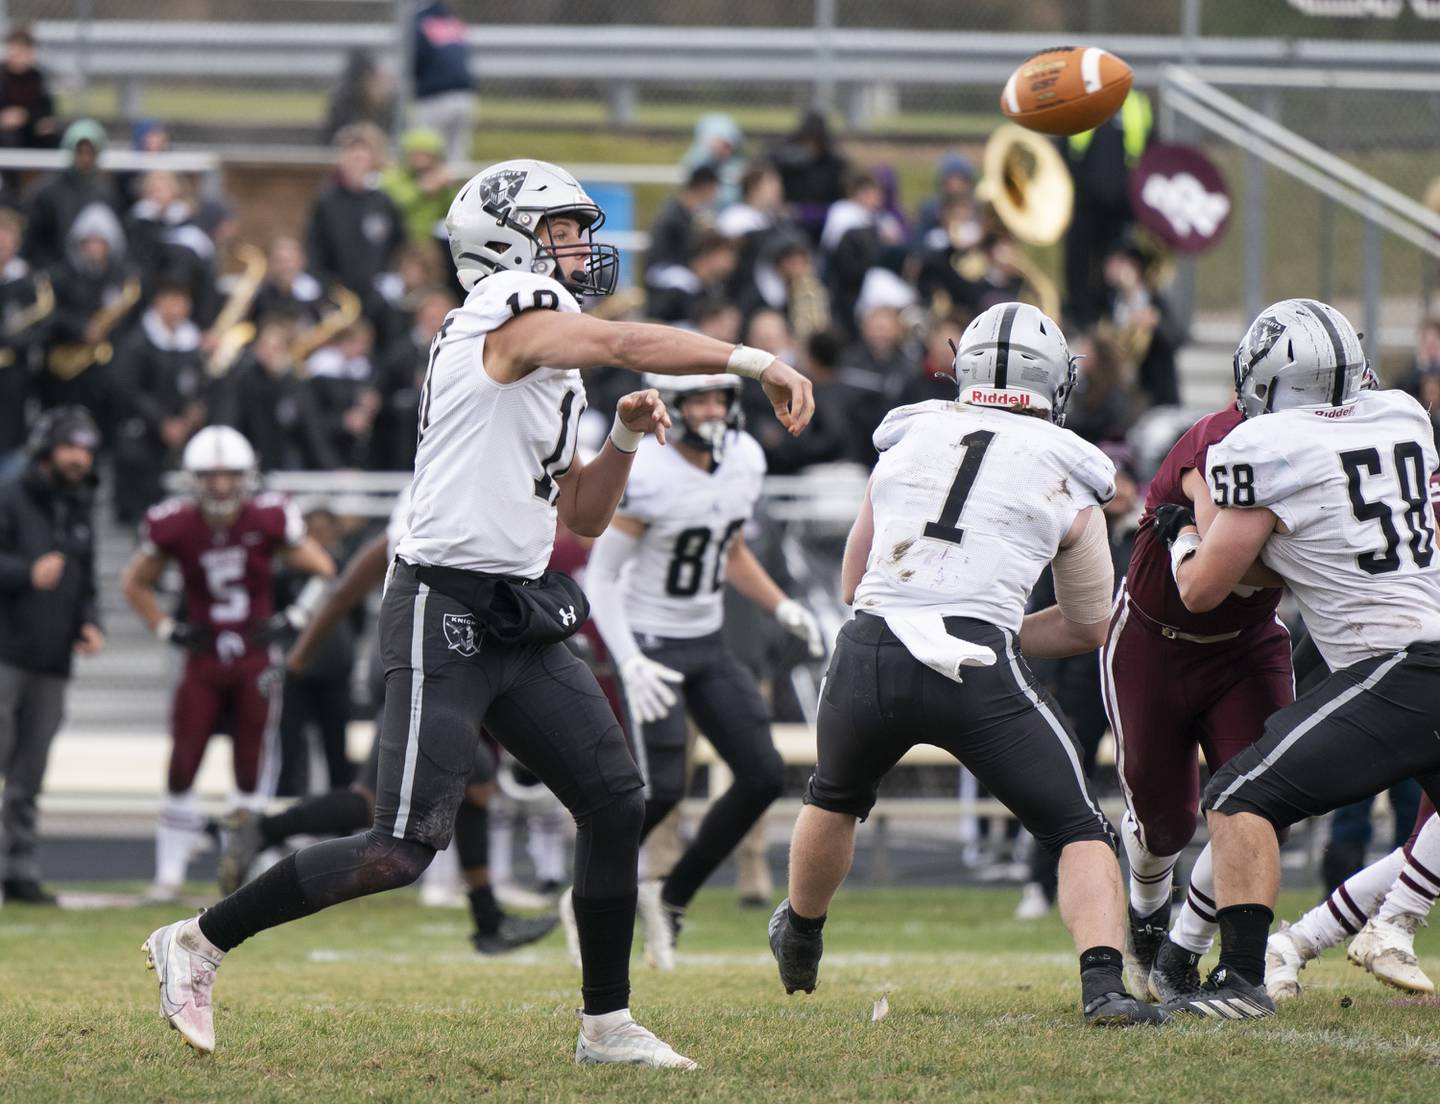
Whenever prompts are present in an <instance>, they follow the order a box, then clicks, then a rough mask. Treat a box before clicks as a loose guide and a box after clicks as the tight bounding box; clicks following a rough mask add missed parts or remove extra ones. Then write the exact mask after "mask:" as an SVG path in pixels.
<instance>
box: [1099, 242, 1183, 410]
mask: <svg viewBox="0 0 1440 1104" xmlns="http://www.w3.org/2000/svg"><path fill="white" fill-rule="evenodd" d="M1150 262H1151V257H1150V254H1149V253H1148V252H1147V251H1146V250H1144V249H1141V248H1140V247H1138V246H1137V245H1135V244H1134V243H1132V242H1124V243H1122V244H1121V245H1120V246H1119V247H1118V248H1116V249H1114V250H1112V251H1111V253H1110V255H1109V256H1108V257H1106V258H1105V271H1104V276H1105V289H1106V292H1107V300H1108V301H1107V303H1106V317H1105V320H1104V323H1103V326H1104V328H1105V329H1106V330H1107V332H1109V333H1110V335H1111V336H1112V337H1113V338H1114V339H1115V342H1116V344H1117V346H1118V347H1119V351H1120V355H1121V356H1122V357H1123V358H1124V359H1125V360H1126V361H1127V362H1129V363H1131V364H1133V365H1135V366H1136V370H1137V378H1136V383H1137V385H1138V386H1139V389H1140V393H1141V395H1142V396H1143V398H1144V400H1145V401H1146V402H1147V403H1148V404H1149V405H1150V406H1174V405H1177V404H1178V403H1179V402H1180V380H1179V376H1178V372H1177V368H1176V358H1177V357H1178V356H1179V352H1180V346H1181V345H1182V344H1183V343H1184V340H1185V334H1184V331H1183V330H1182V328H1181V325H1180V321H1179V319H1178V318H1176V316H1175V312H1174V311H1172V310H1171V309H1170V305H1169V303H1167V302H1166V300H1165V297H1164V296H1163V295H1162V294H1161V293H1160V291H1159V290H1158V289H1157V288H1156V287H1154V286H1153V284H1152V283H1151V281H1150V280H1149V278H1148V272H1149V266H1150Z"/></svg>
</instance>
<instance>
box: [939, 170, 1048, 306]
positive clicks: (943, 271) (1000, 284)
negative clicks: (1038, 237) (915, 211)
mask: <svg viewBox="0 0 1440 1104" xmlns="http://www.w3.org/2000/svg"><path fill="white" fill-rule="evenodd" d="M946 212H947V214H948V223H947V226H948V233H947V234H946V235H945V237H946V240H945V241H944V243H943V244H940V245H937V246H936V247H935V248H932V249H927V250H926V251H925V252H923V253H922V254H921V257H920V261H919V273H918V275H917V277H916V285H917V288H918V290H919V292H920V297H921V300H922V301H923V302H924V303H925V304H926V305H927V306H928V307H929V308H930V310H931V312H932V313H935V314H949V313H951V312H952V311H959V312H960V313H963V314H968V315H971V316H974V315H976V314H979V313H980V312H981V311H983V310H985V309H986V308H988V307H991V306H994V305H995V304H996V303H1003V302H1006V301H1008V300H1011V299H1018V298H1020V296H1021V292H1022V291H1023V290H1024V288H1025V278H1024V276H1023V274H1022V271H1021V261H1022V259H1023V258H1022V254H1021V252H1020V247H1019V246H1018V245H1017V244H1016V243H1015V238H1014V236H1013V235H1012V234H1011V233H1010V231H1009V230H1008V229H1006V227H1005V224H1004V223H1003V222H1001V221H1000V218H999V216H997V215H996V214H995V209H994V208H993V207H991V206H990V205H989V204H988V203H987V204H985V205H983V206H981V207H980V208H979V209H978V210H977V209H976V207H975V205H974V203H973V202H972V201H970V200H965V199H959V198H956V199H953V200H951V201H950V203H949V204H948V205H947V207H946ZM941 233H942V232H941V231H939V230H935V231H932V232H931V233H930V234H929V235H928V236H927V239H926V240H927V241H930V242H935V241H936V240H937V238H939V237H940V235H941Z"/></svg>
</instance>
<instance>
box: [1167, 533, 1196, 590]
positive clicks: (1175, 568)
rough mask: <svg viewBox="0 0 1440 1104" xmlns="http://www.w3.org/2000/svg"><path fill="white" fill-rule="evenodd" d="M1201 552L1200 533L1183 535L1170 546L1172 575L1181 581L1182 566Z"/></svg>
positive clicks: (1177, 580)
mask: <svg viewBox="0 0 1440 1104" xmlns="http://www.w3.org/2000/svg"><path fill="white" fill-rule="evenodd" d="M1199 550H1200V534H1199V533H1181V534H1180V535H1179V536H1178V537H1176V538H1175V543H1174V544H1172V545H1171V546H1170V574H1171V575H1173V576H1175V581H1176V582H1177V583H1178V582H1179V581H1180V565H1181V564H1182V563H1184V562H1185V561H1186V560H1188V559H1189V558H1190V557H1191V556H1193V555H1195V553H1196V552H1198V551H1199Z"/></svg>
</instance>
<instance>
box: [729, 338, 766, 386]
mask: <svg viewBox="0 0 1440 1104" xmlns="http://www.w3.org/2000/svg"><path fill="white" fill-rule="evenodd" d="M774 363H775V356H774V354H772V353H767V352H766V351H765V350H764V349H752V348H750V346H749V345H736V346H735V348H734V349H733V350H732V351H731V353H730V361H729V363H728V364H726V365H725V367H726V368H728V369H729V370H730V371H732V372H734V373H735V374H736V375H737V376H744V377H746V378H747V379H753V380H758V379H759V378H760V377H761V376H762V375H764V374H765V369H766V368H769V367H770V365H772V364H774Z"/></svg>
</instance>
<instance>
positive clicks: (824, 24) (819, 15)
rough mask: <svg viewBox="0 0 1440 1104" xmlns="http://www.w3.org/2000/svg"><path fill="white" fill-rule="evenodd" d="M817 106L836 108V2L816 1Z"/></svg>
mask: <svg viewBox="0 0 1440 1104" xmlns="http://www.w3.org/2000/svg"><path fill="white" fill-rule="evenodd" d="M815 106H816V107H818V108H819V109H820V110H821V111H827V112H828V111H829V110H830V109H831V108H833V107H834V106H835V0H815Z"/></svg>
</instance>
